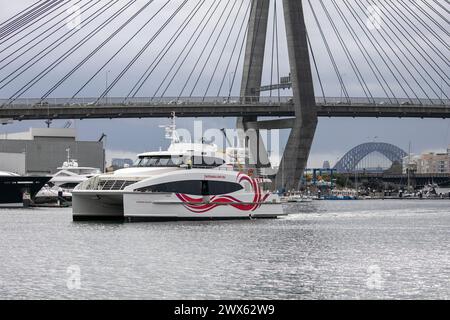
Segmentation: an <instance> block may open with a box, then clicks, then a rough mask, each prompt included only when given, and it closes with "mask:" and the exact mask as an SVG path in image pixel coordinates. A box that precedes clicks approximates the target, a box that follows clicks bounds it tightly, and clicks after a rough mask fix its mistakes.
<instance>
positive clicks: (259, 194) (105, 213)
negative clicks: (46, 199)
mask: <svg viewBox="0 0 450 320" xmlns="http://www.w3.org/2000/svg"><path fill="white" fill-rule="evenodd" d="M166 130H167V128H166ZM168 132H169V136H168V137H170V139H171V145H170V147H169V148H168V150H167V151H158V152H148V153H143V154H140V155H138V159H137V161H136V163H135V164H134V166H133V167H130V168H125V169H121V170H118V171H115V172H114V173H113V174H105V175H98V176H95V177H93V178H91V179H89V180H87V181H85V182H83V183H81V184H80V185H78V186H77V187H76V188H75V189H74V191H73V193H72V200H73V201H72V205H73V218H74V220H86V219H112V218H114V219H124V218H125V219H126V220H186V219H237V218H275V217H278V216H281V215H284V214H283V208H282V205H281V202H280V199H279V197H278V195H276V194H274V193H272V192H270V191H267V189H266V187H267V186H268V185H269V184H270V183H271V181H270V180H268V179H264V178H260V177H252V176H251V175H249V174H247V173H245V172H244V171H243V170H241V169H239V170H238V169H237V168H236V165H235V163H233V162H232V161H230V160H229V159H227V158H228V157H227V156H226V154H223V155H221V154H220V153H219V152H218V150H217V146H215V145H214V144H208V143H204V142H202V143H184V142H181V141H180V139H179V138H178V137H177V134H176V130H175V124H174V123H173V124H172V125H171V126H169V129H168ZM239 167H240V166H239Z"/></svg>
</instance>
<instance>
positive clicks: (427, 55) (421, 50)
mask: <svg viewBox="0 0 450 320" xmlns="http://www.w3.org/2000/svg"><path fill="white" fill-rule="evenodd" d="M394 11H395V10H394ZM396 13H397V15H400V12H399V11H397V12H396ZM391 17H392V18H393V19H394V20H395V17H394V16H393V15H392V14H391ZM404 22H407V23H409V22H408V21H407V19H405V20H404ZM399 25H400V26H401V27H402V28H403V30H404V31H405V33H408V31H407V30H406V28H405V27H404V26H403V25H402V24H400V23H399ZM397 30H398V31H399V32H400V33H401V34H402V36H403V37H404V38H405V39H406V40H408V42H409V43H410V44H411V46H412V47H413V48H414V49H415V50H416V51H417V52H418V53H419V55H420V56H421V57H422V58H423V59H424V61H426V62H427V63H428V65H429V66H430V67H431V68H432V69H433V71H434V72H435V73H436V74H437V75H438V76H439V78H441V79H442V81H444V82H445V83H446V85H447V86H450V84H449V82H447V81H446V79H445V78H444V77H443V76H442V74H443V75H445V71H444V70H442V69H441V68H440V67H439V65H438V64H436V62H435V61H434V59H433V58H432V57H431V56H430V54H429V53H428V52H427V50H426V48H424V47H422V46H421V45H420V43H418V42H417V40H416V39H415V38H414V37H411V40H412V41H414V43H415V44H416V45H417V46H419V48H420V50H419V49H417V47H416V46H415V45H414V44H413V43H411V41H410V40H409V39H408V37H407V34H405V33H404V32H402V31H401V30H399V29H398V28H397ZM397 37H398V36H397ZM400 41H401V39H400ZM406 48H407V46H406ZM408 51H409V50H408ZM422 52H423V53H424V54H425V55H426V57H425V56H424V55H423V53H422ZM410 53H411V52H410ZM411 55H412V56H413V57H415V55H414V54H412V53H411ZM415 60H416V61H417V62H418V63H419V61H418V60H417V59H416V58H415ZM430 61H433V62H434V63H435V64H436V67H437V69H439V71H440V72H442V74H441V73H440V72H439V71H438V70H436V68H435V67H434V66H433V65H432V64H431V63H430ZM419 64H420V63H419ZM421 67H422V68H423V69H424V71H425V73H426V74H427V75H428V76H429V77H430V78H431V80H432V81H433V82H434V84H435V85H436V86H438V87H439V85H438V84H437V82H436V81H435V80H434V79H433V77H432V76H431V75H430V74H429V72H428V70H426V69H425V68H424V67H423V66H422V65H421ZM446 78H447V79H449V80H450V77H448V76H446ZM433 92H434V94H435V95H436V96H438V97H439V95H438V94H437V93H436V92H435V91H434V90H433ZM446 98H447V99H448V97H447V96H446Z"/></svg>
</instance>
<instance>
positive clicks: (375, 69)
mask: <svg viewBox="0 0 450 320" xmlns="http://www.w3.org/2000/svg"><path fill="white" fill-rule="evenodd" d="M332 3H333V5H334V7H335V8H336V11H337V12H338V14H339V16H340V17H341V19H342V20H343V21H344V24H345V26H346V28H347V30H348V31H349V33H350V35H351V36H352V38H353V40H354V41H355V43H356V45H357V46H358V49H359V50H360V52H361V53H362V56H363V57H364V59H365V61H366V62H367V65H368V66H369V67H370V69H371V71H372V72H373V74H374V76H375V78H376V80H377V81H378V83H379V84H380V87H381V88H382V90H383V92H384V94H385V95H386V97H387V98H388V99H389V102H390V103H392V100H391V98H390V96H389V93H388V92H387V90H386V88H385V87H384V85H386V87H387V88H388V90H389V91H390V93H391V95H392V97H394V99H395V94H394V92H393V91H392V89H391V87H390V86H389V84H388V82H387V81H386V79H385V78H384V76H383V73H382V72H381V71H380V69H379V68H378V65H377V64H376V63H375V61H374V60H373V59H372V57H371V55H370V54H369V52H368V51H367V49H366V47H365V46H364V43H363V42H362V41H361V39H360V38H359V37H358V34H357V33H356V31H355V29H354V28H353V26H352V24H351V23H350V21H349V19H348V18H347V17H346V16H345V14H344V12H343V11H342V10H341V9H340V7H339V6H338V5H337V3H336V1H335V0H332ZM377 72H378V73H377ZM381 80H383V81H381ZM382 82H383V83H384V85H383V83H382ZM397 102H398V101H397Z"/></svg>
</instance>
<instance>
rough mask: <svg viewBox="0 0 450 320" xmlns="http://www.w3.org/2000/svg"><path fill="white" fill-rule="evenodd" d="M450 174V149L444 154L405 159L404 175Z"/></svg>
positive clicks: (415, 156) (424, 154)
mask: <svg viewBox="0 0 450 320" xmlns="http://www.w3.org/2000/svg"><path fill="white" fill-rule="evenodd" d="M407 168H409V169H410V172H415V173H419V174H427V173H431V174H433V173H450V149H447V152H444V153H435V152H428V153H423V154H421V155H411V156H407V157H405V158H403V173H407Z"/></svg>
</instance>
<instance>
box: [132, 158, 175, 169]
mask: <svg viewBox="0 0 450 320" xmlns="http://www.w3.org/2000/svg"><path fill="white" fill-rule="evenodd" d="M181 163H182V158H180V157H173V158H172V157H170V156H148V157H141V158H139V159H138V160H137V161H136V162H135V163H134V167H175V166H179V165H180V164H181Z"/></svg>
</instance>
